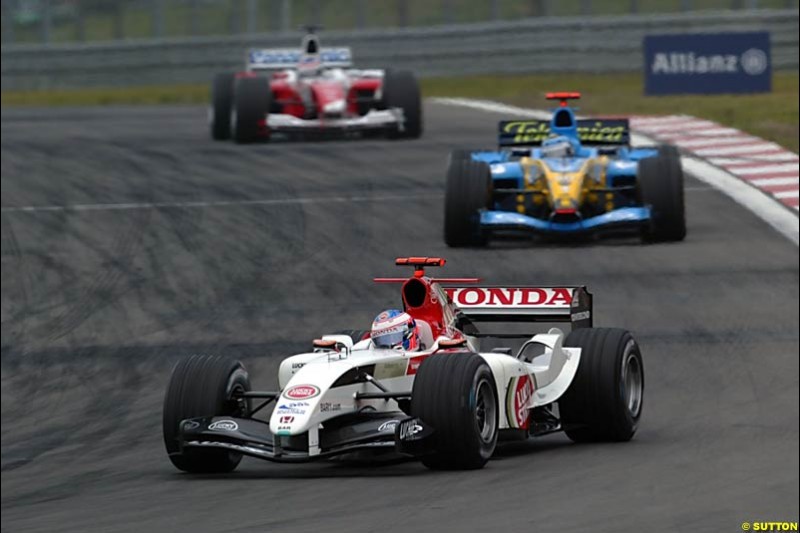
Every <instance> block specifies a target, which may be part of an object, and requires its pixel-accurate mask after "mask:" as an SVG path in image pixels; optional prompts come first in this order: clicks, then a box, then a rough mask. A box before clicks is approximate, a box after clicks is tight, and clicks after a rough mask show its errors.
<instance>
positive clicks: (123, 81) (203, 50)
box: [2, 9, 798, 90]
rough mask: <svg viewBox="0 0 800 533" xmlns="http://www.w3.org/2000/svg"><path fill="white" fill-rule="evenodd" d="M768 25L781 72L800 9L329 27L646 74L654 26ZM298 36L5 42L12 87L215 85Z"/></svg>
mask: <svg viewBox="0 0 800 533" xmlns="http://www.w3.org/2000/svg"><path fill="white" fill-rule="evenodd" d="M759 30H762V31H768V32H770V36H771V41H772V58H773V69H775V70H785V69H797V68H798V10H797V9H786V10H754V11H719V12H707V13H681V14H671V15H621V16H613V17H612V16H595V17H557V18H556V17H553V18H531V19H523V20H519V21H514V22H490V23H479V24H459V25H451V26H434V27H425V28H403V29H397V28H392V29H383V30H364V31H354V32H351V31H348V32H341V31H339V32H325V33H324V34H323V43H324V44H325V45H326V46H339V45H348V46H351V47H352V48H353V54H354V57H355V61H356V65H358V66H360V67H365V68H367V67H392V68H401V69H410V70H413V71H414V72H416V73H417V75H418V76H421V77H425V76H450V75H464V74H491V73H517V72H533V73H535V72H638V71H641V67H642V40H643V38H644V36H645V35H648V34H652V33H683V32H704V33H709V32H722V31H725V32H728V31H759ZM298 38H299V35H298V34H296V33H273V34H252V35H240V36H233V37H215V38H182V39H163V40H149V39H148V40H138V41H128V42H113V43H112V42H109V43H88V44H73V45H57V46H46V45H11V46H3V47H2V89H3V90H20V89H45V88H70V87H113V86H129V85H152V84H170V83H198V82H208V81H209V80H210V79H211V76H212V75H213V73H215V72H219V71H223V70H229V69H235V68H240V67H241V65H242V63H243V60H244V51H245V49H246V48H248V47H251V46H257V47H279V46H280V47H283V46H296V45H297V43H298V42H299V39H298Z"/></svg>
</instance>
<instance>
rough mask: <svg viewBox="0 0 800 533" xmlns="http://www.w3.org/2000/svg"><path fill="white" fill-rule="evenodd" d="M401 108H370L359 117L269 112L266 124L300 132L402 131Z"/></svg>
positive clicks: (275, 130) (287, 130)
mask: <svg viewBox="0 0 800 533" xmlns="http://www.w3.org/2000/svg"><path fill="white" fill-rule="evenodd" d="M404 124H405V119H404V118H403V111H402V110H401V109H383V110H378V109H372V110H370V111H369V112H368V113H367V114H365V115H362V116H359V117H345V118H315V119H303V118H298V117H296V116H294V115H286V114H270V115H268V116H267V122H266V126H267V128H268V129H269V130H270V131H271V132H286V133H301V132H326V131H365V130H378V131H380V130H394V131H400V132H402V131H403V127H404Z"/></svg>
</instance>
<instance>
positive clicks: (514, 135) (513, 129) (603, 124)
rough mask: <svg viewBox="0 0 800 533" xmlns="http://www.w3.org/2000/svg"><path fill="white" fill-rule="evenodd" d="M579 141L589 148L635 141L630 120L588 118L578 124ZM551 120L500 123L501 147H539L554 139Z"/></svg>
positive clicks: (626, 143)
mask: <svg viewBox="0 0 800 533" xmlns="http://www.w3.org/2000/svg"><path fill="white" fill-rule="evenodd" d="M577 129H578V139H579V140H580V141H581V144H584V145H587V146H598V145H599V146H616V145H628V144H629V143H630V140H631V132H630V124H629V123H628V119H627V118H587V119H579V120H578V121H577ZM550 133H551V132H550V121H547V120H502V121H500V122H499V123H498V133H497V143H498V144H499V145H500V146H539V145H541V144H542V141H544V140H545V139H547V137H548V136H549V135H550Z"/></svg>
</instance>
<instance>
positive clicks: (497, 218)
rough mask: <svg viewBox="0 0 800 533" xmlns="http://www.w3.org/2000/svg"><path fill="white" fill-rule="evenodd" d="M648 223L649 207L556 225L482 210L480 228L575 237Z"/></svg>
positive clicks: (520, 216)
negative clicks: (579, 234)
mask: <svg viewBox="0 0 800 533" xmlns="http://www.w3.org/2000/svg"><path fill="white" fill-rule="evenodd" d="M649 221H650V208H649V207H622V208H619V209H616V210H614V211H609V212H608V213H603V214H602V215H597V216H594V217H589V218H584V219H576V220H575V221H570V222H556V221H553V220H544V219H540V218H536V217H531V216H528V215H524V214H521V213H514V212H512V211H491V210H487V211H482V212H481V213H480V225H481V229H482V230H484V231H493V230H514V231H526V232H530V233H551V234H578V233H592V232H597V231H600V230H604V229H614V228H617V229H619V228H626V227H627V228H638V227H641V226H643V225H645V224H648V223H649Z"/></svg>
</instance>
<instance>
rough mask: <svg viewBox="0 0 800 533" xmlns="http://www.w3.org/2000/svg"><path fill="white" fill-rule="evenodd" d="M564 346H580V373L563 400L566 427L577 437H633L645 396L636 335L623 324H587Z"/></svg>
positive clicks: (561, 408) (578, 439)
mask: <svg viewBox="0 0 800 533" xmlns="http://www.w3.org/2000/svg"><path fill="white" fill-rule="evenodd" d="M564 346H570V347H575V348H581V359H580V365H579V366H578V372H577V374H576V375H575V378H574V379H573V381H572V383H571V384H570V386H569V389H567V392H565V393H564V395H563V396H562V397H561V398H560V399H559V400H558V409H559V413H560V416H561V423H562V425H563V426H564V428H565V429H564V432H565V433H566V434H567V436H568V437H569V438H570V439H572V440H573V441H575V442H592V441H628V440H630V439H631V438H632V437H633V435H634V433H636V429H637V427H638V424H639V419H640V417H641V415H642V400H643V399H644V365H643V362H642V354H641V352H640V350H639V345H638V344H636V341H635V340H634V339H633V336H631V334H630V333H629V332H628V331H626V330H624V329H617V328H582V329H576V330H574V331H572V332H571V333H570V334H569V335H568V336H567V338H566V339H565V340H564Z"/></svg>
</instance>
